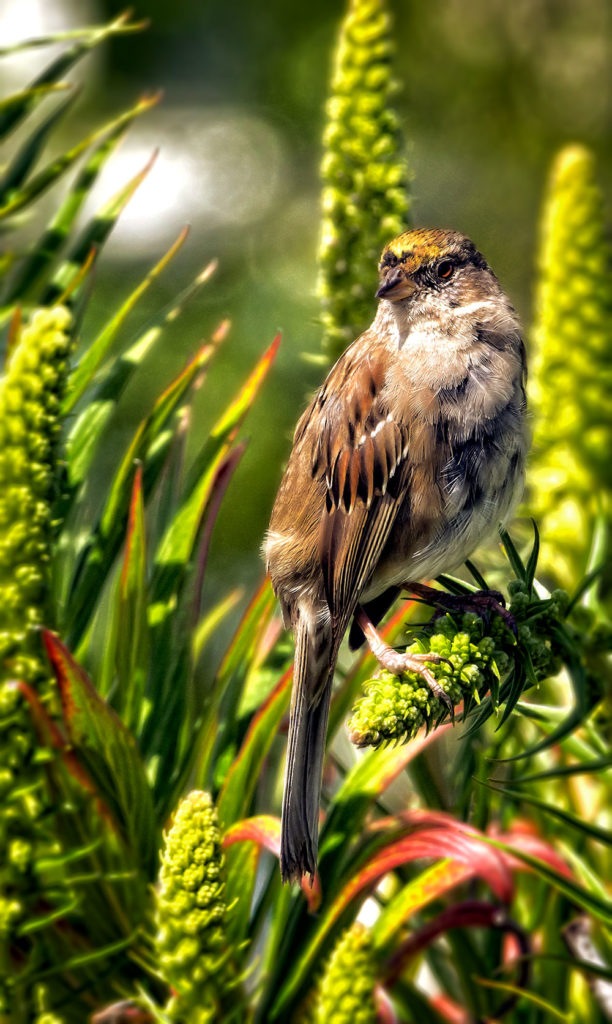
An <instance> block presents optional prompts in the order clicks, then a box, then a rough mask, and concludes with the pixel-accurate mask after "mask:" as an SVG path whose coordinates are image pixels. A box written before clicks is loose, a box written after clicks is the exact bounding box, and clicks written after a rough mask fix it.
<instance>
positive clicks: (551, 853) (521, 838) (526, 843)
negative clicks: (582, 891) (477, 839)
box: [491, 829, 575, 878]
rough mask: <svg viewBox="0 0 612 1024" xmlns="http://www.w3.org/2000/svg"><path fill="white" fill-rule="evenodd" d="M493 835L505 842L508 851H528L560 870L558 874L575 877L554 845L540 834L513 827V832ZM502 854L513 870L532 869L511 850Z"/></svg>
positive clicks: (492, 834) (554, 868) (532, 855)
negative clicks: (513, 854) (514, 855)
mask: <svg viewBox="0 0 612 1024" xmlns="http://www.w3.org/2000/svg"><path fill="white" fill-rule="evenodd" d="M491 836H493V837H494V838H495V839H498V840H499V841H500V843H504V844H505V845H506V849H507V851H511V850H512V849H514V850H516V851H517V852H521V853H528V854H529V855H530V856H531V857H537V859H538V860H540V861H542V862H543V863H544V864H548V866H549V867H550V868H552V869H553V870H554V871H556V872H558V874H560V875H564V876H565V877H566V878H574V877H575V876H574V873H573V871H572V870H571V868H570V867H569V865H568V864H567V862H566V861H565V860H564V859H563V857H562V856H561V854H560V853H558V852H557V850H555V848H554V846H552V845H551V844H550V843H547V842H546V840H545V839H542V838H540V836H537V835H533V834H530V833H529V832H526V831H518V830H515V829H512V831H511V832H491ZM502 856H504V857H506V859H507V861H508V865H509V867H510V869H511V870H512V871H529V870H530V867H529V865H528V864H526V863H525V862H524V861H522V860H519V859H518V857H513V856H512V853H511V852H504V851H502Z"/></svg>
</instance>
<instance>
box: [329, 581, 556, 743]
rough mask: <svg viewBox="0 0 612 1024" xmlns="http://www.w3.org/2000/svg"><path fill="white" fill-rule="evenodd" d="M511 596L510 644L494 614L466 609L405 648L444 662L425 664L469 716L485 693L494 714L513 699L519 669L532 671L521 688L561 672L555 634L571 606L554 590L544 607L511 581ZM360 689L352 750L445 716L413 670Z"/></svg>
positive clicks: (406, 734) (380, 676) (381, 676)
mask: <svg viewBox="0 0 612 1024" xmlns="http://www.w3.org/2000/svg"><path fill="white" fill-rule="evenodd" d="M509 591H510V594H511V602H510V607H509V609H508V612H509V616H510V617H511V618H510V619H509V620H508V621H512V622H513V623H514V625H515V628H516V638H515V636H514V635H513V633H512V631H511V630H510V629H509V627H508V625H507V622H506V621H504V619H503V618H501V617H500V616H499V615H497V614H495V613H492V614H489V615H486V617H483V616H481V615H477V614H476V613H475V612H471V611H467V612H464V613H463V614H462V615H460V617H458V616H454V617H453V615H450V614H448V613H447V614H446V615H444V616H443V617H442V618H435V619H434V620H433V621H432V622H431V623H430V624H429V626H428V627H426V628H425V629H424V630H423V632H422V636H421V637H420V638H419V639H417V640H414V641H413V642H412V643H411V644H410V645H409V646H408V648H407V651H408V652H409V653H410V654H425V653H432V654H434V655H438V656H440V657H441V658H444V659H445V660H444V661H442V662H440V663H437V664H436V663H433V662H432V663H429V665H428V668H429V671H430V672H431V674H432V675H433V677H434V679H436V680H437V681H438V682H439V683H440V685H441V686H442V688H443V689H444V691H445V693H446V695H447V697H448V698H449V700H450V701H451V702H452V704H453V705H457V704H459V703H460V702H462V701H465V702H466V709H467V713H468V714H469V711H470V709H472V708H473V707H474V705H475V704H476V705H480V704H481V702H482V700H483V698H484V697H485V695H487V694H488V693H489V692H490V693H491V696H490V698H489V700H488V702H487V709H488V710H490V711H494V710H496V709H497V706H498V702H499V700H500V697H501V699H502V700H504V699H507V698H508V696H509V695H510V694H511V693H512V691H513V690H514V692H515V693H517V686H516V679H515V676H516V672H517V667H516V666H517V663H525V662H527V663H528V664H529V665H530V672H529V674H528V675H526V676H525V677H524V681H523V685H525V686H532V685H533V684H534V682H539V681H541V680H543V679H548V678H550V677H551V676H554V675H556V674H557V672H558V671H559V669H560V667H561V664H562V650H561V648H560V646H559V641H558V636H557V634H558V632H559V630H560V629H561V628H562V623H563V619H564V614H565V609H566V608H567V605H568V600H569V599H568V596H567V594H566V593H565V591H562V590H559V591H555V593H554V594H552V595H551V597H550V598H548V599H547V600H544V601H543V600H541V599H540V598H539V597H538V596H537V595H536V594H535V593H534V592H533V591H531V590H530V588H529V586H528V585H527V584H526V582H525V581H524V580H522V579H517V580H512V581H511V582H510V585H509ZM443 599H444V595H442V600H443ZM460 600H461V601H464V602H465V603H466V604H468V605H469V601H470V597H469V595H468V594H467V593H466V594H465V596H464V597H462V598H460ZM476 600H477V599H476ZM364 691H365V692H364V696H363V697H361V698H360V700H359V701H358V702H357V704H356V707H355V710H354V713H353V717H352V718H351V720H350V722H349V732H350V734H351V739H352V740H353V743H356V744H357V745H358V746H370V745H373V746H376V745H378V744H379V743H384V742H389V741H398V740H406V739H410V738H411V737H412V736H415V735H416V733H417V732H418V731H419V729H420V728H421V727H422V726H424V725H425V726H427V727H429V726H430V725H431V724H432V723H439V722H440V721H442V720H443V719H444V718H445V717H446V716H447V714H448V710H447V707H446V706H445V704H444V703H443V702H442V700H441V698H439V697H436V696H434V695H433V694H432V693H431V691H430V690H429V688H428V686H427V685H426V683H425V682H424V680H423V678H422V676H419V675H418V674H417V673H415V672H407V673H404V674H403V675H402V676H399V677H398V676H394V675H392V674H391V673H390V672H387V671H384V670H383V671H381V672H379V673H377V675H376V676H375V677H374V678H373V679H371V680H368V681H366V682H365V683H364ZM518 692H520V691H518ZM517 695H518V694H517ZM481 721H482V719H481Z"/></svg>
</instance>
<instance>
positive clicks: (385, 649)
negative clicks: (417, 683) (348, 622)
mask: <svg viewBox="0 0 612 1024" xmlns="http://www.w3.org/2000/svg"><path fill="white" fill-rule="evenodd" d="M355 620H356V622H357V623H358V624H359V628H360V629H361V630H362V632H363V635H364V636H365V638H366V641H367V644H368V647H369V648H370V650H371V652H372V654H373V655H374V657H375V658H376V660H377V661H378V662H380V664H381V665H382V667H383V668H386V669H387V670H388V671H389V672H392V673H393V675H395V676H399V675H401V674H402V672H417V673H418V675H420V676H421V678H422V679H423V681H424V682H425V683H426V684H427V686H428V688H429V690H430V691H431V693H432V695H433V696H434V697H436V698H437V700H439V701H441V703H442V704H444V705H445V707H446V708H447V709H448V711H449V713H450V715H451V717H453V715H454V708H453V702H452V701H451V699H450V697H449V695H448V694H447V692H446V690H445V689H444V688H443V687H442V686H441V685H440V683H439V682H438V680H437V679H434V677H433V675H432V674H431V672H430V671H429V669H428V668H426V667H425V664H424V663H425V662H427V661H429V662H430V663H431V664H433V665H439V664H440V662H442V661H446V662H448V664H449V665H451V664H452V663H451V662H449V661H448V658H443V657H442V655H441V654H434V653H433V652H427V653H426V654H410V653H408V652H406V653H405V654H400V653H399V651H395V650H394V649H393V647H390V646H389V644H388V643H385V641H384V640H383V638H382V637H381V635H380V633H379V632H378V630H377V629H376V626H375V625H374V623H373V622H372V621H371V619H370V618H369V617H368V616H367V615H366V613H365V612H364V610H363V608H361V607H360V606H359V605H358V606H357V609H356V611H355Z"/></svg>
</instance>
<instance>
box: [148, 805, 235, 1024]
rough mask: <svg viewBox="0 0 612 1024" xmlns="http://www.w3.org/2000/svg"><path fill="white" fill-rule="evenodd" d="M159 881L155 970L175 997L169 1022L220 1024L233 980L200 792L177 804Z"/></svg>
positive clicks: (219, 855)
mask: <svg viewBox="0 0 612 1024" xmlns="http://www.w3.org/2000/svg"><path fill="white" fill-rule="evenodd" d="M159 878H160V887H159V892H158V894H157V938H156V943H157V949H158V954H159V965H160V972H161V973H162V975H163V976H164V977H165V978H166V980H167V981H168V984H169V985H170V986H171V988H172V989H173V990H174V992H175V993H176V995H175V996H174V997H173V998H172V999H171V1000H170V1003H169V1004H168V1007H167V1012H168V1014H169V1015H170V1017H171V1019H172V1020H177V1021H184V1020H185V1019H188V1020H189V1021H190V1022H191V1021H192V1020H193V1021H195V1020H197V1021H201V1022H202V1024H204V1022H208V1021H210V1022H212V1021H215V1020H221V1019H222V1018H223V1012H222V1007H223V1004H224V1000H226V999H228V998H229V999H230V1000H231V999H232V998H233V999H235V994H234V995H233V996H231V995H229V993H230V992H231V990H232V989H235V987H236V984H237V981H236V970H235V967H234V963H233V954H234V950H233V949H232V948H231V946H228V943H227V939H226V932H225V918H226V914H227V905H226V902H225V878H224V861H223V851H222V846H221V831H220V829H219V824H218V819H217V812H216V809H215V806H214V804H213V802H212V799H211V797H210V796H209V794H208V793H203V792H200V791H198V790H195V791H194V792H192V793H190V794H189V795H188V796H186V797H185V799H184V800H183V801H182V802H181V804H180V805H179V807H178V810H177V812H176V815H175V818H174V822H173V824H172V827H171V828H170V830H169V832H168V834H167V835H166V837H165V845H164V850H163V852H162V864H161V871H160V876H159ZM196 1011H197V1014H198V1016H194V1014H195V1013H196Z"/></svg>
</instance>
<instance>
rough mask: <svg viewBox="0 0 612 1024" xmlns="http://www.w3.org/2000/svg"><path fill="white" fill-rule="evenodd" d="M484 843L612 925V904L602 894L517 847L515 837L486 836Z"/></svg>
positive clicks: (604, 922)
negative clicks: (585, 886)
mask: <svg viewBox="0 0 612 1024" xmlns="http://www.w3.org/2000/svg"><path fill="white" fill-rule="evenodd" d="M483 841H484V842H486V843H490V844H491V845H492V846H495V847H496V848H497V849H498V850H502V851H503V852H504V853H507V854H509V855H510V856H511V857H514V858H516V859H517V860H519V861H521V862H522V863H524V864H526V865H527V866H528V867H530V868H531V869H532V870H533V871H534V872H535V874H536V875H538V876H539V877H540V878H542V879H543V880H544V881H545V882H548V883H549V884H550V885H552V886H553V887H554V888H555V889H557V890H558V891H559V892H561V893H563V895H564V896H566V897H567V898H568V899H569V900H571V902H572V903H575V904H577V906H579V907H582V909H583V910H585V911H586V912H587V913H588V914H594V915H595V917H597V918H598V919H599V920H600V921H602V922H603V924H605V925H608V926H611V925H612V902H611V901H610V900H609V899H608V898H607V897H606V896H604V895H602V894H601V893H600V892H591V891H589V890H588V889H586V888H584V887H583V886H581V885H578V883H577V882H575V881H574V880H573V878H572V877H571V876H569V875H568V874H561V873H560V872H559V871H558V870H556V869H555V868H552V867H550V865H549V864H547V863H546V862H545V861H544V860H542V859H541V857H537V856H534V855H533V854H532V853H530V852H528V851H527V850H526V849H521V848H520V847H519V846H517V845H516V843H515V841H514V837H511V842H502V841H501V840H498V839H491V838H490V837H488V836H485V837H483Z"/></svg>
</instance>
